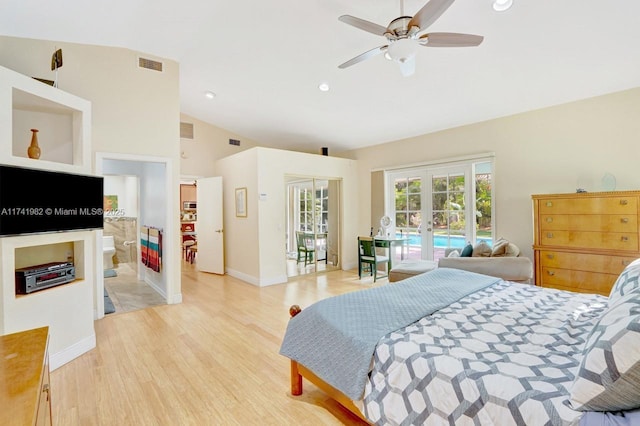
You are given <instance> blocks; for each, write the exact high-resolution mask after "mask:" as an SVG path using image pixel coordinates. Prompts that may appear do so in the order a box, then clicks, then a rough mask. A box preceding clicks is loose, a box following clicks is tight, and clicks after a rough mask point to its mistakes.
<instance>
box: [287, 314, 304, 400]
mask: <svg viewBox="0 0 640 426" xmlns="http://www.w3.org/2000/svg"><path fill="white" fill-rule="evenodd" d="M300 312H302V309H300V306H298V305H291V307H290V308H289V315H290V316H291V318H293V317H295V316H296V315H298V314H299V313H300ZM291 395H296V396H297V395H302V376H301V375H300V372H299V371H298V363H297V362H295V361H294V360H291Z"/></svg>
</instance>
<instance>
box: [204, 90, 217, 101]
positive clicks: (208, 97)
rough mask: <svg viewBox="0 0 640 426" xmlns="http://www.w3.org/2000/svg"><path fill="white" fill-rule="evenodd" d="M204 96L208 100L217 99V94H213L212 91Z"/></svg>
mask: <svg viewBox="0 0 640 426" xmlns="http://www.w3.org/2000/svg"><path fill="white" fill-rule="evenodd" d="M204 95H205V96H206V97H207V99H213V98H215V97H216V94H215V93H213V92H212V91H210V90H209V91H207V92H204Z"/></svg>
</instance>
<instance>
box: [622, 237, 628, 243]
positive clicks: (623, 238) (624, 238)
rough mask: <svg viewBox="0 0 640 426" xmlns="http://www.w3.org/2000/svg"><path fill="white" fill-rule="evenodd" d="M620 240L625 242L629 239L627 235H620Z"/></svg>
mask: <svg viewBox="0 0 640 426" xmlns="http://www.w3.org/2000/svg"><path fill="white" fill-rule="evenodd" d="M620 241H624V242H627V241H629V237H625V236H622V237H620Z"/></svg>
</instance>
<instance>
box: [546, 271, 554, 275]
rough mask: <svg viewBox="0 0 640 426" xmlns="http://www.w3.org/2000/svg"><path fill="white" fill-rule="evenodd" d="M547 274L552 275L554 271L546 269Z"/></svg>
mask: <svg viewBox="0 0 640 426" xmlns="http://www.w3.org/2000/svg"><path fill="white" fill-rule="evenodd" d="M547 274H549V275H551V276H554V275H555V274H556V273H555V272H553V271H547Z"/></svg>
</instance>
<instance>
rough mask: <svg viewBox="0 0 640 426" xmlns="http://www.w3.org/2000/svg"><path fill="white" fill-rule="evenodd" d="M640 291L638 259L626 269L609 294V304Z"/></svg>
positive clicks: (639, 260) (639, 262)
mask: <svg viewBox="0 0 640 426" xmlns="http://www.w3.org/2000/svg"><path fill="white" fill-rule="evenodd" d="M638 289H640V259H636V260H634V261H633V262H631V263H630V264H629V265H627V267H626V268H624V271H622V273H621V274H620V275H619V276H618V279H617V280H616V282H615V284H613V287H612V288H611V292H610V293H609V303H613V302H615V301H616V299H618V298H620V297H622V296H624V295H625V294H629V293H630V292H632V291H635V290H638Z"/></svg>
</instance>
